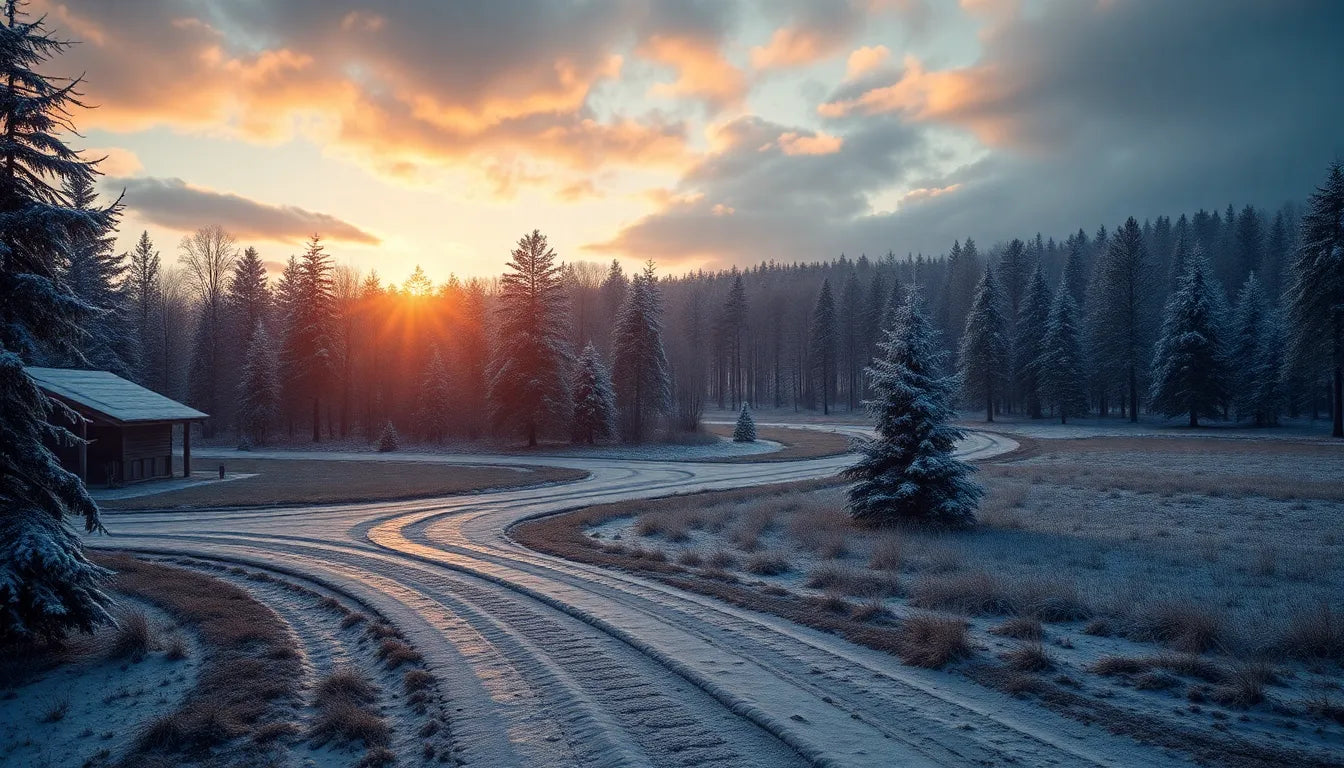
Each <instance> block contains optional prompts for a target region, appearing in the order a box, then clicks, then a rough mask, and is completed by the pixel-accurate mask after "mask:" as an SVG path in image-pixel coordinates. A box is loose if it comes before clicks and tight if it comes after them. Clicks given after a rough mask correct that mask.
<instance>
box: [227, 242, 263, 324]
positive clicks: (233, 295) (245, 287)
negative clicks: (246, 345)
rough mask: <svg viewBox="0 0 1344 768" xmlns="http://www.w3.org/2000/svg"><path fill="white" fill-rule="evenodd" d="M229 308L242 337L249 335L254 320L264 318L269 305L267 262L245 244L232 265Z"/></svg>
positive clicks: (255, 322) (258, 320)
mask: <svg viewBox="0 0 1344 768" xmlns="http://www.w3.org/2000/svg"><path fill="white" fill-rule="evenodd" d="M227 300H228V305H229V311H230V312H231V313H232V314H233V316H234V319H235V324H236V326H237V328H238V330H239V331H240V332H241V334H242V335H243V336H244V337H250V336H251V334H252V332H253V331H254V330H255V329H256V327H257V323H260V322H262V321H263V320H265V319H266V314H267V312H268V310H269V309H270V300H271V292H270V288H268V287H267V285H266V265H264V264H262V263H261V254H259V253H257V249H256V248H252V247H248V248H246V249H244V250H243V255H242V256H240V257H239V258H238V260H237V261H236V262H234V265H233V274H232V275H231V276H230V277H229V294H228V299H227Z"/></svg>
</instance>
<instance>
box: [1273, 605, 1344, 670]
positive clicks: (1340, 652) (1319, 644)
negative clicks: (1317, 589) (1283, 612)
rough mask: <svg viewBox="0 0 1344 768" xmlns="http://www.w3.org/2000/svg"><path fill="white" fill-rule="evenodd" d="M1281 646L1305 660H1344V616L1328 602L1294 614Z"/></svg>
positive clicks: (1280, 642) (1281, 639) (1280, 643)
mask: <svg viewBox="0 0 1344 768" xmlns="http://www.w3.org/2000/svg"><path fill="white" fill-rule="evenodd" d="M1279 645H1281V646H1282V647H1283V650H1285V651H1286V652H1288V653H1289V654H1291V655H1293V656H1296V657H1298V658H1304V659H1344V615H1341V614H1339V613H1337V612H1335V610H1334V609H1332V608H1331V607H1330V605H1329V604H1328V603H1324V602H1322V603H1320V604H1319V605H1316V606H1313V607H1311V608H1306V609H1299V610H1297V611H1294V612H1293V614H1292V616H1291V617H1289V619H1288V627H1287V629H1285V630H1284V632H1283V636H1282V638H1280V641H1279Z"/></svg>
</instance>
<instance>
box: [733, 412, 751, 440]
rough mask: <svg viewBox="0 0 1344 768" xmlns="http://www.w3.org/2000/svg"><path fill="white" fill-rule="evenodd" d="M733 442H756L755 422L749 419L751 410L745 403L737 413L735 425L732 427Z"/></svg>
mask: <svg viewBox="0 0 1344 768" xmlns="http://www.w3.org/2000/svg"><path fill="white" fill-rule="evenodd" d="M733 442H735V443H754V442H756V420H755V419H753V418H752V417H751V408H750V406H748V405H747V404H746V403H745V402H744V403H742V410H741V411H738V413H737V424H735V425H733Z"/></svg>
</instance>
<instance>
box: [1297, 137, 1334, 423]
mask: <svg viewBox="0 0 1344 768" xmlns="http://www.w3.org/2000/svg"><path fill="white" fill-rule="evenodd" d="M1307 207H1308V210H1307V213H1306V214H1305V215H1304V216H1303V217H1302V224H1301V232H1300V234H1299V245H1298V250H1297V257H1296V258H1295V259H1294V261H1293V268H1292V278H1291V282H1290V284H1289V287H1288V291H1287V295H1286V298H1287V299H1288V318H1289V326H1290V328H1291V329H1292V335H1291V337H1290V339H1289V348H1290V350H1291V356H1292V357H1291V360H1292V367H1293V369H1295V370H1296V371H1299V372H1300V371H1305V370H1308V369H1312V368H1319V367H1326V366H1322V365H1321V363H1320V362H1319V361H1329V363H1328V369H1329V376H1330V401H1331V412H1332V414H1333V417H1334V418H1333V421H1332V424H1331V427H1330V434H1331V435H1332V436H1334V437H1344V165H1341V164H1340V163H1339V162H1335V163H1333V164H1331V166H1330V172H1329V175H1328V177H1327V178H1326V181H1325V184H1324V185H1322V186H1321V187H1318V188H1317V190H1316V192H1315V193H1314V194H1313V195H1312V196H1311V199H1310V200H1309V201H1308V203H1307Z"/></svg>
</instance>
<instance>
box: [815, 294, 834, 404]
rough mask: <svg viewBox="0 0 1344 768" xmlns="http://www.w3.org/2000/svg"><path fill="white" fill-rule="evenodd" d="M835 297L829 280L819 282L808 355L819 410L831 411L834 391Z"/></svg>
mask: <svg viewBox="0 0 1344 768" xmlns="http://www.w3.org/2000/svg"><path fill="white" fill-rule="evenodd" d="M836 335H837V334H836V325H835V298H834V297H833V296H831V281H830V280H824V281H822V283H821V292H820V293H819V294H817V305H816V308H815V309H813V310H812V335H811V337H810V338H811V342H810V356H811V362H812V371H813V373H814V375H815V376H816V381H817V383H818V384H819V385H820V386H821V412H822V413H825V414H829V413H830V412H831V395H833V394H834V393H835V368H836V365H835V350H836V346H837V343H836V341H837V340H836Z"/></svg>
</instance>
